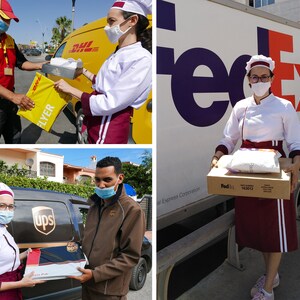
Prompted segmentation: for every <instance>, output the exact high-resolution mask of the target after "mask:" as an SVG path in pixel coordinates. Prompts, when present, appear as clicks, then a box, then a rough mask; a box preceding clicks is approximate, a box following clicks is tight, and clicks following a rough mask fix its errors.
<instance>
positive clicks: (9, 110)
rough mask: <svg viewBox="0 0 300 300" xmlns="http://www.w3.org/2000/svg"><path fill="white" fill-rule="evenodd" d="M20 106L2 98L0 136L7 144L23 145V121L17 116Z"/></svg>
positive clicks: (0, 105)
mask: <svg viewBox="0 0 300 300" xmlns="http://www.w3.org/2000/svg"><path fill="white" fill-rule="evenodd" d="M17 111H18V106H17V105H16V104H14V103H12V102H11V101H9V100H6V99H1V98H0V136H2V135H3V138H4V141H5V143H6V144H20V143H21V131H22V127H21V119H20V116H18V115H17Z"/></svg>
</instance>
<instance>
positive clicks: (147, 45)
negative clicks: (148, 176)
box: [55, 0, 152, 144]
mask: <svg viewBox="0 0 300 300" xmlns="http://www.w3.org/2000/svg"><path fill="white" fill-rule="evenodd" d="M151 7H152V3H151V0H126V1H116V2H115V3H114V4H113V6H112V8H111V9H110V10H109V12H108V15H107V23H108V24H107V26H106V27H105V32H106V34H107V36H108V38H109V40H110V42H111V43H116V42H118V47H117V49H116V51H115V52H114V53H113V54H112V55H111V56H110V57H109V58H108V59H107V60H106V61H105V62H104V64H103V65H102V67H101V69H100V71H99V72H98V74H97V76H95V75H94V74H92V73H91V72H89V71H88V70H86V69H83V74H84V76H86V77H87V78H88V79H90V80H91V81H92V83H93V88H94V92H93V93H92V94H88V93H84V92H82V91H80V90H78V89H75V88H73V87H72V86H70V85H69V84H67V83H66V82H65V81H64V80H59V81H58V82H56V83H55V87H56V88H57V89H58V90H59V91H63V92H65V93H68V94H70V95H72V96H73V97H76V98H78V99H80V100H81V103H82V109H83V113H84V115H85V118H84V122H83V124H84V126H86V128H87V132H88V142H89V143H90V144H126V143H127V142H128V135H129V129H130V118H131V116H132V113H133V109H134V108H135V109H138V108H139V107H140V106H142V105H143V103H144V102H145V101H146V99H147V96H148V94H149V91H150V89H151V82H152V72H151V66H152V57H151V53H150V52H151V46H152V45H151V40H152V35H151V29H148V30H147V27H148V25H149V21H148V19H147V17H146V16H147V14H149V13H151Z"/></svg>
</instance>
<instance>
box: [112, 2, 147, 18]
mask: <svg viewBox="0 0 300 300" xmlns="http://www.w3.org/2000/svg"><path fill="white" fill-rule="evenodd" d="M112 8H115V9H120V10H123V11H128V12H132V13H136V14H139V15H142V16H145V17H147V15H148V14H151V13H152V0H126V1H125V0H124V1H116V2H115V3H114V4H113V6H112Z"/></svg>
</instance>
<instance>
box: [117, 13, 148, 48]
mask: <svg viewBox="0 0 300 300" xmlns="http://www.w3.org/2000/svg"><path fill="white" fill-rule="evenodd" d="M122 13H123V17H124V19H128V18H129V17H131V16H133V15H137V16H138V18H139V20H138V22H137V24H136V35H137V39H138V41H140V42H141V43H142V46H143V47H144V48H145V49H147V50H148V51H149V52H150V53H152V27H150V28H147V27H148V26H149V20H148V19H147V18H146V17H145V16H143V15H140V14H136V13H132V12H128V11H122Z"/></svg>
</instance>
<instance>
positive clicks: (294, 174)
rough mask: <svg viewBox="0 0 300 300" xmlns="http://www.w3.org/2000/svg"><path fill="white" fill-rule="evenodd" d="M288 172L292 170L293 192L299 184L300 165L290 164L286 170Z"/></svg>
mask: <svg viewBox="0 0 300 300" xmlns="http://www.w3.org/2000/svg"><path fill="white" fill-rule="evenodd" d="M284 171H285V172H286V173H288V172H291V175H292V180H291V193H292V192H294V191H295V189H296V187H297V184H298V178H299V165H298V164H295V163H294V164H290V165H289V167H287V168H286V169H285V170H284Z"/></svg>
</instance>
